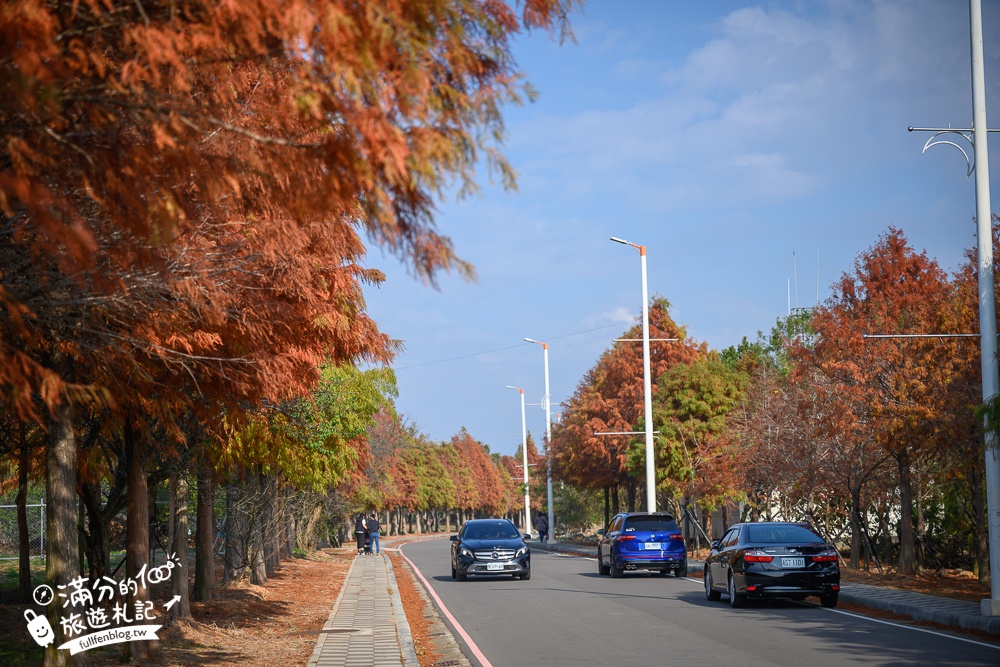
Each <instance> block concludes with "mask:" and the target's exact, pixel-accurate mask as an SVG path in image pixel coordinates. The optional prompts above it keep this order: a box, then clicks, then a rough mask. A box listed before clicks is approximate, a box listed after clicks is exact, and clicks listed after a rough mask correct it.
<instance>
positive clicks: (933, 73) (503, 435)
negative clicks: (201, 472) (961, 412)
mask: <svg viewBox="0 0 1000 667" xmlns="http://www.w3.org/2000/svg"><path fill="white" fill-rule="evenodd" d="M983 5H984V6H983V23H984V31H985V37H984V43H985V50H986V60H985V62H986V80H987V114H988V118H989V125H990V127H991V128H1000V2H998V1H997V0H983ZM968 11H969V10H968V4H967V3H965V2H955V1H954V0H951V1H949V0H885V1H880V2H860V1H851V0H830V1H827V2H820V1H804V0H803V1H798V2H796V1H787V2H786V1H775V2H762V3H758V4H749V3H744V2H730V1H714V2H702V1H696V0H669V1H668V0H661V1H656V0H648V1H638V0H631V1H628V2H610V1H608V0H592V1H591V2H590V3H588V4H587V5H586V7H585V10H584V14H583V15H577V16H576V17H575V18H574V20H573V30H574V33H575V35H576V43H570V42H567V43H564V44H563V45H561V46H560V45H559V44H558V43H557V42H555V41H553V40H551V39H549V38H548V36H547V35H545V34H544V33H535V34H531V35H529V36H526V37H524V38H522V39H519V40H518V43H517V45H516V48H515V56H516V58H517V61H518V63H519V65H520V66H521V68H522V69H523V70H524V71H525V73H526V75H527V77H528V79H529V81H530V82H531V83H532V84H533V85H534V86H535V88H536V89H537V90H538V92H539V98H538V99H537V101H536V102H535V103H533V104H527V105H525V106H523V107H509V108H508V109H507V110H506V124H507V136H506V139H505V142H504V145H503V150H504V153H505V154H506V155H507V157H508V159H509V160H510V162H511V164H512V165H513V167H514V169H515V170H516V172H517V174H518V186H519V187H518V191H517V192H504V191H503V190H502V189H500V188H499V187H495V186H493V185H491V184H490V182H489V175H488V174H487V173H483V174H482V175H481V177H480V180H481V184H482V192H481V193H480V195H479V196H477V197H474V198H471V199H466V200H463V201H460V202H455V201H445V202H442V203H441V205H440V207H439V211H438V215H437V222H438V226H439V228H440V230H441V231H442V232H444V233H445V234H447V235H449V236H450V237H451V238H452V239H453V241H454V243H455V246H456V248H457V250H458V252H459V254H460V255H461V256H462V257H463V258H465V259H466V260H468V261H470V262H472V263H473V264H474V265H475V267H476V270H477V271H478V274H479V279H478V281H477V282H475V283H467V282H464V281H463V280H461V279H459V278H457V277H451V276H443V277H442V279H441V281H440V289H439V290H437V291H435V290H433V289H431V288H428V287H426V286H424V285H422V284H421V283H419V282H417V281H415V280H413V279H412V278H411V277H409V276H408V275H407V273H406V272H405V270H404V269H403V268H402V267H400V266H399V264H398V263H397V262H396V261H395V260H394V259H393V258H391V257H388V256H383V255H382V254H381V253H380V252H379V251H378V250H375V251H373V252H372V254H371V255H370V256H369V258H368V263H369V264H370V265H371V266H375V267H378V268H380V269H382V270H384V271H385V272H386V273H387V275H388V280H387V282H386V283H385V284H384V285H383V286H382V287H380V288H379V289H371V290H368V292H367V293H366V297H367V300H368V306H369V311H370V313H371V314H372V316H373V317H374V318H375V319H376V321H377V322H378V323H379V324H380V326H381V328H382V330H383V331H385V332H386V333H388V334H389V335H391V336H392V337H393V338H398V339H401V340H402V341H403V342H404V345H405V352H404V353H403V354H401V355H400V356H399V357H398V358H397V360H396V362H395V364H394V367H395V368H396V370H397V378H398V382H399V391H400V396H399V399H398V401H397V406H398V408H399V410H400V411H401V412H403V413H404V414H405V415H406V416H407V418H409V419H410V420H411V421H413V422H414V423H416V424H417V425H418V426H419V428H420V430H422V431H423V432H424V433H426V434H427V435H428V436H430V437H431V438H433V439H435V440H447V439H449V438H450V437H451V436H452V435H453V434H455V433H457V432H458V431H459V430H460V429H461V428H462V427H463V426H464V427H465V428H467V429H468V431H469V432H470V433H471V434H472V435H473V436H474V437H475V438H477V439H479V440H482V441H483V442H485V443H487V444H488V445H489V446H490V448H491V450H492V451H499V452H502V453H505V454H513V453H514V452H515V451H516V449H517V447H518V446H519V445H520V440H521V412H520V400H519V398H518V394H517V392H515V391H511V390H510V389H507V388H506V387H505V386H506V385H514V386H520V387H523V388H524V389H525V396H526V401H527V402H528V403H529V405H528V407H527V423H528V430H529V431H531V432H532V434H533V435H534V436H535V437H536V439H540V436H541V435H543V434H544V431H545V418H544V412H543V410H542V409H541V408H540V407H538V406H537V405H535V406H532V405H530V404H531V403H534V404H538V403H540V401H541V398H542V395H543V393H544V374H543V365H542V349H541V347H540V346H537V345H532V344H530V343H524V342H523V341H522V339H523V338H524V337H526V336H527V337H531V338H535V339H538V340H548V341H549V343H550V346H549V364H550V381H551V392H552V402H553V412H558V411H559V410H560V408H559V407H558V405H556V404H558V403H559V402H561V401H564V400H566V399H567V398H568V397H569V396H570V395H572V393H573V391H574V390H575V388H576V386H577V385H578V383H579V382H580V380H581V378H582V377H583V375H584V373H585V372H586V371H587V370H588V369H589V368H591V367H592V366H593V365H594V364H595V363H596V361H597V359H598V357H599V355H600V354H601V352H602V351H603V350H605V349H606V348H607V347H609V346H610V345H611V344H612V339H613V338H614V337H615V336H617V335H618V334H620V333H621V332H622V331H623V330H625V329H626V328H628V327H629V326H630V325H631V324H633V323H635V322H637V321H638V319H637V318H638V316H639V314H640V309H641V293H640V287H641V284H640V264H639V257H638V253H637V252H635V251H634V250H633V249H631V248H628V247H627V246H622V245H619V244H615V243H612V242H610V241H609V237H611V236H618V237H621V238H625V239H628V240H630V241H632V242H635V243H639V244H644V245H646V246H647V248H648V283H649V291H650V294H651V295H652V294H660V295H662V296H665V297H666V298H667V299H669V300H670V302H671V304H672V306H673V307H672V311H671V312H672V314H673V317H674V319H675V320H676V321H678V322H679V323H681V324H682V325H685V326H686V327H687V328H688V333H689V335H690V336H692V337H693V338H695V339H696V340H699V341H706V342H707V343H708V344H709V346H711V347H712V348H715V349H723V348H725V347H728V346H730V345H734V344H737V343H739V341H740V340H741V338H743V337H744V336H746V337H748V338H750V339H754V338H756V336H757V332H758V331H768V330H769V329H770V328H771V327H772V326H773V325H774V323H775V321H776V319H777V318H778V317H779V316H784V315H785V314H786V309H787V307H788V305H789V304H788V302H789V298H788V292H789V281H790V280H792V279H793V277H794V275H793V271H794V272H795V274H797V281H795V282H793V283H792V284H791V298H790V301H791V305H792V306H793V307H794V306H796V305H798V306H810V305H812V304H814V303H815V301H816V297H817V289H818V292H819V299H820V300H825V299H826V298H827V297H828V296H829V293H830V292H829V286H830V284H831V283H832V282H833V281H835V280H836V279H838V278H839V277H840V275H841V274H843V273H844V272H846V271H849V270H850V269H851V267H852V264H853V262H854V259H855V257H856V256H857V255H858V254H859V253H861V252H863V251H864V250H865V249H867V248H868V247H869V246H871V245H872V243H874V242H875V241H876V239H877V238H878V235H879V234H880V233H882V232H884V231H885V230H886V229H887V228H888V227H889V226H890V225H892V226H896V227H899V228H901V229H902V230H903V231H904V232H905V234H906V235H907V237H908V238H909V239H910V241H911V243H912V244H913V245H914V246H915V247H916V248H917V249H918V250H925V251H926V252H927V253H928V255H930V256H931V257H934V258H935V259H937V260H938V261H939V262H940V263H941V265H942V266H943V267H945V268H946V269H948V270H952V269H954V268H956V267H957V266H958V264H959V262H960V261H961V256H962V252H963V249H964V248H966V247H970V246H972V245H973V243H974V242H975V228H974V225H973V222H972V218H973V216H974V215H975V191H974V183H973V179H968V180H966V178H965V168H966V167H965V159H964V158H963V157H962V155H961V153H959V152H958V151H957V150H955V149H953V148H950V147H936V148H933V149H931V150H929V151H928V152H927V153H925V154H923V155H921V149H922V147H923V144H924V142H925V141H926V139H927V138H928V136H929V135H926V134H917V133H912V134H911V133H908V132H907V131H906V128H907V127H908V126H917V127H921V126H922V127H945V126H948V125H949V123H950V124H951V126H952V127H964V128H967V127H969V126H970V124H971V117H972V102H971V83H970V81H971V74H970V71H971V70H970V64H969V57H970V56H969V54H970V47H969V15H968ZM962 141H964V140H962ZM990 162H991V164H992V170H991V182H992V183H991V190H992V195H993V206H992V207H991V208H992V210H993V211H998V210H1000V188H998V187H997V186H998V181H1000V177H998V174H1000V134H993V135H991V137H990ZM793 253H794V256H795V263H794V265H793ZM817 255H818V261H817ZM796 266H797V271H795V268H796ZM817 271H818V274H819V280H818V282H817ZM796 293H797V296H796Z"/></svg>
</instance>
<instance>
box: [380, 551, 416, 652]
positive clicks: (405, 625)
mask: <svg viewBox="0 0 1000 667" xmlns="http://www.w3.org/2000/svg"><path fill="white" fill-rule="evenodd" d="M382 558H383V559H384V560H385V566H386V569H387V570H388V574H389V588H390V593H389V594H390V596H391V597H392V613H393V614H395V616H396V634H397V636H398V637H399V649H400V651H401V652H402V654H403V665H405V666H406V667H420V661H419V660H418V659H417V648H416V646H415V645H414V643H413V634H412V633H411V632H410V622H409V621H408V620H407V619H406V611H405V610H404V609H403V598H402V596H400V594H399V583H398V582H397V581H396V573H395V572H394V571H393V569H392V559H391V558H389V556H387V555H383V556H382Z"/></svg>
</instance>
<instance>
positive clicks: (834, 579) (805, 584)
mask: <svg viewBox="0 0 1000 667" xmlns="http://www.w3.org/2000/svg"><path fill="white" fill-rule="evenodd" d="M741 579H742V581H741ZM734 583H735V584H736V588H737V591H738V592H740V593H746V595H747V597H788V596H790V595H829V594H830V593H834V592H837V591H839V590H840V573H775V574H759V573H753V574H750V573H748V574H745V575H744V576H743V577H739V578H737V580H736V581H735V582H734Z"/></svg>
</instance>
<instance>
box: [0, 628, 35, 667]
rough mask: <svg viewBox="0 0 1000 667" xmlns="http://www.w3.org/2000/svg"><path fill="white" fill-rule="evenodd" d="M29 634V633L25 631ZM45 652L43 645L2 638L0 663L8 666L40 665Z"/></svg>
mask: <svg viewBox="0 0 1000 667" xmlns="http://www.w3.org/2000/svg"><path fill="white" fill-rule="evenodd" d="M25 634H27V633H25ZM44 657H45V652H44V651H43V650H42V647H41V646H37V645H33V644H25V643H18V642H13V641H10V640H7V639H3V640H0V665H6V667H38V665H40V664H42V659H43V658H44Z"/></svg>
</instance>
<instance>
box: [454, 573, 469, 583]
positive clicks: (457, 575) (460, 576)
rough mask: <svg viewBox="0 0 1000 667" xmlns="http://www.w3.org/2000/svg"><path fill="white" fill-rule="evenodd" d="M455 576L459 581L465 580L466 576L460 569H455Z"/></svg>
mask: <svg viewBox="0 0 1000 667" xmlns="http://www.w3.org/2000/svg"><path fill="white" fill-rule="evenodd" d="M455 578H456V579H458V580H459V581H465V580H466V578H467V577H466V574H465V572H462V571H461V570H455Z"/></svg>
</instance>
